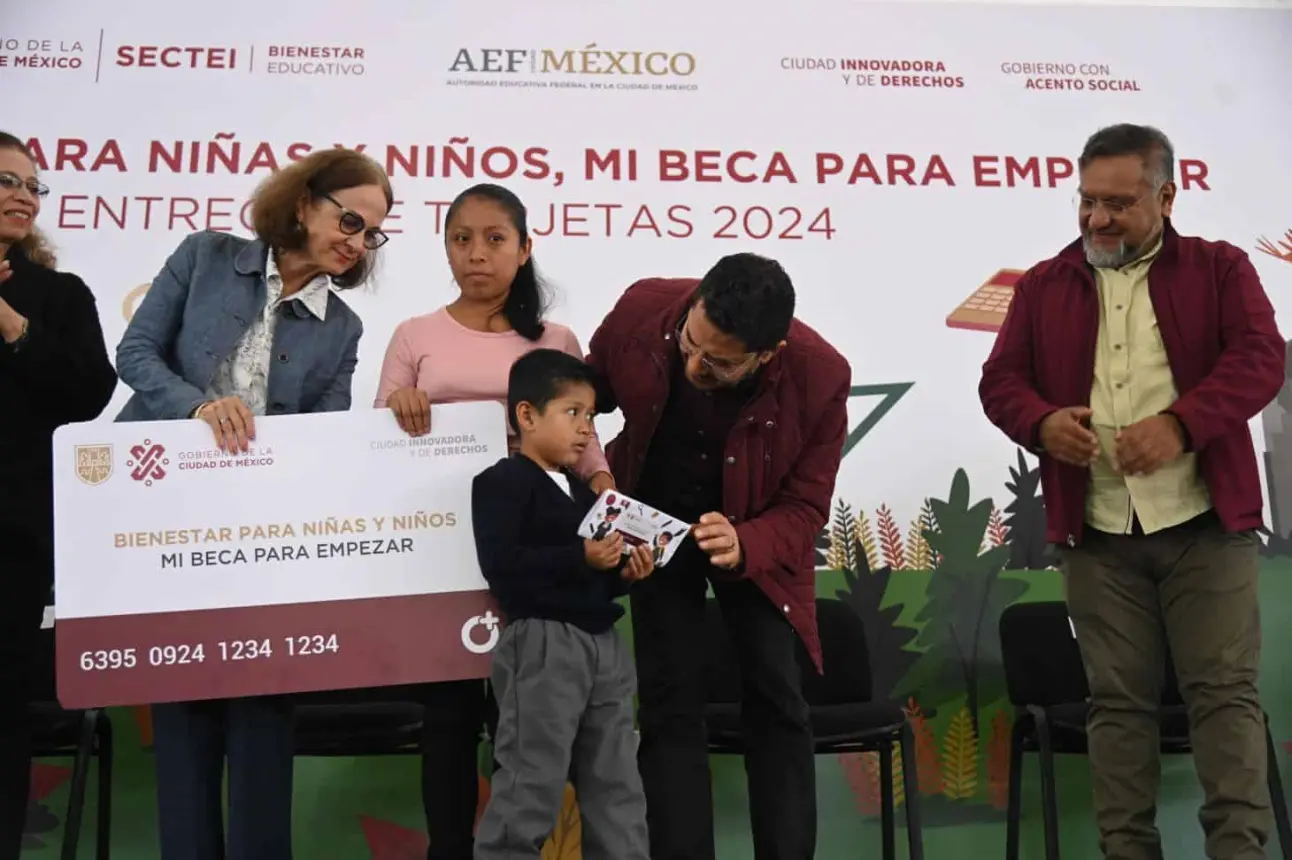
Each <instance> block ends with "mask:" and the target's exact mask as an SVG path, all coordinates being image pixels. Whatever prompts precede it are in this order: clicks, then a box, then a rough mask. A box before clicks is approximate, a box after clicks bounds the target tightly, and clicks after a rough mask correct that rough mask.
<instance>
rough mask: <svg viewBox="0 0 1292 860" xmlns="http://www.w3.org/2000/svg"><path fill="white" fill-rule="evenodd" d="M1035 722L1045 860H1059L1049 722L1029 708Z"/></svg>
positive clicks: (1039, 710)
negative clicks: (1038, 754)
mask: <svg viewBox="0 0 1292 860" xmlns="http://www.w3.org/2000/svg"><path fill="white" fill-rule="evenodd" d="M1028 710H1029V712H1030V713H1031V714H1032V719H1034V720H1035V721H1036V740H1037V747H1038V748H1039V749H1040V753H1041V819H1042V821H1043V823H1044V827H1045V860H1059V803H1058V799H1057V797H1056V794H1057V791H1058V789H1057V780H1056V779H1055V776H1054V747H1053V746H1052V745H1051V743H1050V721H1049V718H1048V717H1047V716H1046V714H1045V711H1043V710H1042V709H1040V708H1029V709H1028Z"/></svg>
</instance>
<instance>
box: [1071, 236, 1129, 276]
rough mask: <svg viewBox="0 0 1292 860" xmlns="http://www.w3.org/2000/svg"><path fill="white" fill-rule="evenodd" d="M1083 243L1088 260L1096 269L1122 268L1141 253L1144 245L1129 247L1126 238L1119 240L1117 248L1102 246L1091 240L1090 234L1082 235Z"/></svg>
mask: <svg viewBox="0 0 1292 860" xmlns="http://www.w3.org/2000/svg"><path fill="white" fill-rule="evenodd" d="M1081 245H1082V247H1083V248H1085V251H1086V262H1087V263H1089V264H1090V265H1092V266H1094V267H1095V268H1096V269H1120V268H1121V267H1122V266H1124V265H1126V264H1127V263H1129V262H1131V261H1132V260H1134V259H1135V258H1136V257H1138V256H1139V255H1140V251H1141V250H1142V247H1140V246H1137V247H1134V248H1132V247H1129V246H1128V245H1127V244H1126V242H1125V240H1122V241H1119V242H1118V243H1117V247H1116V248H1102V247H1099V246H1098V245H1095V244H1094V243H1093V242H1091V241H1090V234H1086V235H1084V236H1082V237H1081Z"/></svg>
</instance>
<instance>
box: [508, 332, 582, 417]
mask: <svg viewBox="0 0 1292 860" xmlns="http://www.w3.org/2000/svg"><path fill="white" fill-rule="evenodd" d="M578 384H584V385H589V386H591V387H592V390H593V391H596V390H597V372H596V371H595V370H593V369H592V367H591V366H589V365H588V364H587V363H585V362H583V361H580V360H579V359H577V358H575V357H574V356H572V355H570V354H569V353H568V352H561V351H560V350H559V349H535V350H530V351H529V352H527V353H525V354H524V355H522V356H521V357H520V358H518V359H516V361H515V363H513V364H512V366H511V373H509V374H508V376H507V423H508V424H510V425H511V429H513V430H515V431H516V432H517V433H519V432H520V425H519V424H518V423H517V421H516V407H518V406H520V404H522V403H529V404H531V405H533V406H534V408H535V409H537V410H538V411H540V412H542V411H543V410H545V409H546V408H547V404H549V403H551V402H552V401H553V400H555V399H556V398H558V397H560V396H561V393H562V392H564V391H565V389H566V388H567V387H568V386H570V385H578Z"/></svg>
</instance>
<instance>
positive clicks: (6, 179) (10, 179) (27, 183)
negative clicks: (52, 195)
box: [0, 172, 49, 199]
mask: <svg viewBox="0 0 1292 860" xmlns="http://www.w3.org/2000/svg"><path fill="white" fill-rule="evenodd" d="M23 187H26V189H27V191H28V192H29V193H30V194H31V195H32V196H33V197H40V198H42V199H43V198H45V197H48V196H49V186H48V185H45V184H43V183H41V182H37V181H36V180H35V179H23V178H22V177H21V176H19V175H18V174H16V173H7V172H6V173H0V188H3V189H4V190H5V191H17V190H18V189H19V188H23Z"/></svg>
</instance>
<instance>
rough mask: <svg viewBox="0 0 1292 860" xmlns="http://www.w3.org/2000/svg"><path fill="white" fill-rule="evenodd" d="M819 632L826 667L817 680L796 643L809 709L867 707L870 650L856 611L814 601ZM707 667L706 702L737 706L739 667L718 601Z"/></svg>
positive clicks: (712, 604) (709, 611)
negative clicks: (864, 704) (854, 705)
mask: <svg viewBox="0 0 1292 860" xmlns="http://www.w3.org/2000/svg"><path fill="white" fill-rule="evenodd" d="M816 617H817V630H818V633H819V635H820V638H821V654H822V667H823V669H824V672H823V673H822V674H818V673H817V671H816V667H815V666H814V665H813V664H812V659H811V658H810V657H809V656H808V653H807V648H805V647H804V646H803V642H802V640H798V639H797V638H796V656H797V659H798V663H799V669H800V674H801V676H802V682H803V696H804V698H806V699H807V702H808V704H809V705H817V706H819V705H840V704H853V703H859V702H869V701H870V700H871V697H872V695H873V680H872V676H871V671H870V648H869V647H868V646H867V643H866V627H865V624H863V622H862V620H861V617H860V616H858V615H857V613H856V612H855V611H853V609H852V607H850V606H848V604H846V603H844V602H843V601H841V600H834V599H831V598H826V597H819V598H817V600H816ZM705 622H706V623H705V630H706V640H705V653H704V654H703V655H697V659H704V661H705V677H706V683H707V701H708V702H709V703H711V704H734V703H736V702H739V701H740V663H739V659H738V657H737V655H736V650H735V646H734V645H733V644H732V641H731V637H730V635H728V633H727V628H726V624H725V623H724V621H723V617H722V610H721V607H720V606H719V604H718V601H717V600H714V599H713V598H709V600H708V601H706V605H705Z"/></svg>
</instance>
